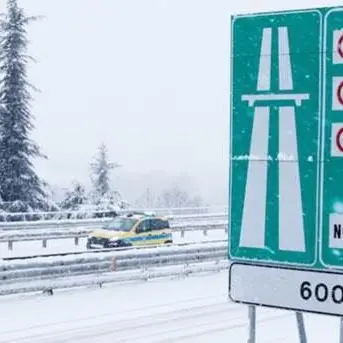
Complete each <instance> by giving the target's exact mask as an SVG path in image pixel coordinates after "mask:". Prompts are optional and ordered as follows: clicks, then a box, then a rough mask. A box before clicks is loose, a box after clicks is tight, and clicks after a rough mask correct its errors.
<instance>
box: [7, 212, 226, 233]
mask: <svg viewBox="0 0 343 343" xmlns="http://www.w3.org/2000/svg"><path fill="white" fill-rule="evenodd" d="M166 217H167V218H168V219H169V220H170V221H171V222H180V221H198V220H203V219H224V218H226V217H227V214H226V213H225V212H220V213H205V214H201V213H200V214H199V213H198V214H190V215H174V216H168V215H167V216H166ZM112 219H113V218H96V219H94V218H93V219H78V220H70V219H65V220H45V221H36V222H2V223H0V230H2V231H5V230H6V231H11V230H24V229H30V230H39V229H41V230H43V229H44V230H47V229H61V228H63V229H71V228H75V227H83V228H92V229H97V228H101V227H102V226H103V225H104V224H105V223H107V222H109V221H111V220H112Z"/></svg>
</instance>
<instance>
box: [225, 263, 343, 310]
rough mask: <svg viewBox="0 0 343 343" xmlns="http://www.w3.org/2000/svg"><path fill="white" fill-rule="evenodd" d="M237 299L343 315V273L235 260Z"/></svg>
mask: <svg viewBox="0 0 343 343" xmlns="http://www.w3.org/2000/svg"><path fill="white" fill-rule="evenodd" d="M229 289H230V292H229V293H230V298H231V299H232V300H233V301H234V302H240V303H245V304H251V305H263V306H269V307H275V308H280V309H289V310H296V311H308V312H314V313H323V314H330V315H337V316H343V274H341V273H332V272H325V273H323V272H317V271H309V270H296V269H286V268H280V267H264V266H256V265H248V264H240V263H233V264H232V265H231V268H230V279H229Z"/></svg>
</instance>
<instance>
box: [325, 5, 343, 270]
mask: <svg viewBox="0 0 343 343" xmlns="http://www.w3.org/2000/svg"><path fill="white" fill-rule="evenodd" d="M324 20H325V28H324V30H325V31H324V37H325V38H324V39H325V46H327V47H333V48H331V49H329V50H327V51H325V59H324V65H323V73H324V77H323V82H324V89H325V92H324V94H325V95H324V102H325V106H324V109H323V112H322V114H323V130H324V140H323V148H322V149H323V152H322V153H323V162H324V163H323V173H322V174H323V175H322V184H321V187H322V202H321V209H320V210H321V211H322V229H323V232H322V236H321V240H320V242H321V247H320V250H321V254H320V257H321V262H322V264H323V265H326V266H335V267H338V268H343V182H342V175H343V8H340V9H333V10H331V11H330V12H328V13H327V14H326V16H325V19H324Z"/></svg>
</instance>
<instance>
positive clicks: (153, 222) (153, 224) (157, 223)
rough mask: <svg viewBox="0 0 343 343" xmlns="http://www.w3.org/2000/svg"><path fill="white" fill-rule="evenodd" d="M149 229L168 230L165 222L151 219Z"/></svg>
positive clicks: (167, 224)
mask: <svg viewBox="0 0 343 343" xmlns="http://www.w3.org/2000/svg"><path fill="white" fill-rule="evenodd" d="M151 229H152V230H155V231H156V230H163V229H169V223H168V221H167V220H162V219H153V220H151Z"/></svg>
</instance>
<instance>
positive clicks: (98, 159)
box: [91, 143, 120, 204]
mask: <svg viewBox="0 0 343 343" xmlns="http://www.w3.org/2000/svg"><path fill="white" fill-rule="evenodd" d="M118 167H120V165H119V164H118V163H112V162H109V160H108V151H107V147H106V145H105V144H104V143H102V144H101V145H100V146H99V149H98V152H97V154H96V156H95V159H94V160H93V161H92V162H91V179H92V183H93V192H92V193H93V202H94V203H95V204H98V203H99V202H100V201H101V200H103V199H104V198H108V199H109V200H110V201H113V200H114V199H113V198H114V197H115V196H116V195H117V192H112V191H111V186H110V172H111V170H113V169H114V168H118Z"/></svg>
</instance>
